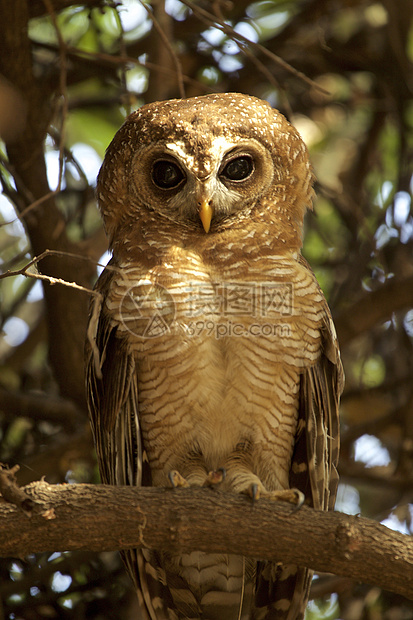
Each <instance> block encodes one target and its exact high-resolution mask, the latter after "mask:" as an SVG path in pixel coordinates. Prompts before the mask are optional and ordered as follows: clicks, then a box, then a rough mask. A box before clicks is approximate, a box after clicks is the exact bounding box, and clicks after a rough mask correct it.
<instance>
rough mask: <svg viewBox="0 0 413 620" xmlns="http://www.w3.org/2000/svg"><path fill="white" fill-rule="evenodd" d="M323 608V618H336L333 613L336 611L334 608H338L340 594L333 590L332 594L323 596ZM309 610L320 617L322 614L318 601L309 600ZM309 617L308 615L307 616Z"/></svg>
mask: <svg viewBox="0 0 413 620" xmlns="http://www.w3.org/2000/svg"><path fill="white" fill-rule="evenodd" d="M322 605H323V608H322V616H321V617H322V618H331V617H333V618H335V617H336V616H335V615H332V614H333V613H334V610H335V609H336V608H338V595H337V594H336V593H335V592H333V593H332V594H330V595H329V596H325V597H323V602H322ZM308 611H309V612H310V614H311V613H312V614H314V617H319V614H320V608H319V606H318V604H317V601H308ZM306 617H307V616H306Z"/></svg>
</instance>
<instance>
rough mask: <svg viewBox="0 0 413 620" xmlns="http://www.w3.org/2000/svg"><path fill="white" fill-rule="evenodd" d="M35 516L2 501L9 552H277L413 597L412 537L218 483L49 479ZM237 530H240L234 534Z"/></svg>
mask: <svg viewBox="0 0 413 620" xmlns="http://www.w3.org/2000/svg"><path fill="white" fill-rule="evenodd" d="M22 491H24V493H25V494H26V495H27V497H28V498H29V499H30V500H31V502H32V504H31V505H33V503H34V508H33V509H32V511H31V516H30V517H29V516H28V515H27V513H25V512H23V511H22V510H21V509H19V508H17V507H16V506H14V505H12V504H10V503H7V502H6V501H3V502H0V518H1V526H0V527H1V529H0V555H1V556H24V555H26V554H28V553H36V552H43V551H64V550H75V549H77V550H79V549H80V550H85V549H88V550H93V551H103V550H114V549H126V548H133V547H141V546H145V547H150V548H158V549H164V550H168V551H170V552H172V553H174V552H175V553H176V552H182V551H191V550H194V549H199V550H202V551H209V552H217V553H223V552H229V553H237V554H243V555H247V556H253V557H257V558H260V559H267V560H270V559H277V560H282V561H284V562H289V563H297V564H300V565H305V566H310V567H311V568H314V569H315V570H318V571H323V572H332V573H335V574H337V575H344V576H346V577H351V578H352V579H355V580H358V581H368V582H369V583H372V584H375V585H378V586H380V587H382V588H385V589H387V590H391V591H393V592H397V593H399V594H402V595H403V596H406V597H408V598H411V599H413V581H412V579H411V575H412V571H413V541H412V540H411V539H410V538H409V537H408V536H404V535H403V534H399V533H398V532H393V531H391V530H389V529H387V528H386V527H384V526H382V525H380V524H378V523H376V522H374V521H370V520H368V519H364V518H361V517H351V516H347V515H343V514H339V513H324V512H317V511H314V510H312V509H311V508H307V507H305V506H304V507H302V508H301V509H300V510H294V508H292V507H291V506H290V505H285V504H283V503H279V502H277V503H275V502H272V501H270V500H268V499H262V500H259V501H258V502H256V503H252V502H251V501H250V500H249V499H248V498H247V497H242V496H239V495H232V494H229V493H222V492H219V491H216V490H210V489H195V488H192V489H179V490H176V489H170V490H169V489H155V488H141V489H137V488H131V487H110V486H106V485H100V486H95V485H49V484H47V483H46V482H36V483H33V484H31V485H28V486H27V487H24V489H22ZM234 534H235V535H234Z"/></svg>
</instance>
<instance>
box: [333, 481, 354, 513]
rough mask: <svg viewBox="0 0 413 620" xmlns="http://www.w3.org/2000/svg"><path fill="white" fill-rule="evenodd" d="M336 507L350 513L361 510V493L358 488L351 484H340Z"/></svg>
mask: <svg viewBox="0 0 413 620" xmlns="http://www.w3.org/2000/svg"><path fill="white" fill-rule="evenodd" d="M335 509H336V510H337V511H338V512H345V513H346V514H350V515H357V514H359V512H360V495H359V492H358V491H357V489H356V488H354V487H352V486H351V485H350V484H339V485H338V490H337V499H336V504H335Z"/></svg>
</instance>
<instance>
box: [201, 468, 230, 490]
mask: <svg viewBox="0 0 413 620" xmlns="http://www.w3.org/2000/svg"><path fill="white" fill-rule="evenodd" d="M226 474H227V472H226V471H225V469H224V468H223V467H219V468H218V469H216V470H213V471H210V472H208V475H207V477H206V479H205V482H204V484H203V485H202V486H204V487H214V486H216V485H217V484H221V482H223V481H224V480H225V476H226Z"/></svg>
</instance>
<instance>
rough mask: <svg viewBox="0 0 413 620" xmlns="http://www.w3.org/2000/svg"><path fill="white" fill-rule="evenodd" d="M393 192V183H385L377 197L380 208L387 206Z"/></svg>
mask: <svg viewBox="0 0 413 620" xmlns="http://www.w3.org/2000/svg"><path fill="white" fill-rule="evenodd" d="M392 191H393V183H391V182H390V181H385V182H384V183H383V185H382V186H381V188H380V192H379V193H378V194H377V196H376V201H377V204H378V205H379V206H380V207H382V208H383V207H385V206H386V204H387V201H388V199H389V198H390V195H391V193H392Z"/></svg>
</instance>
